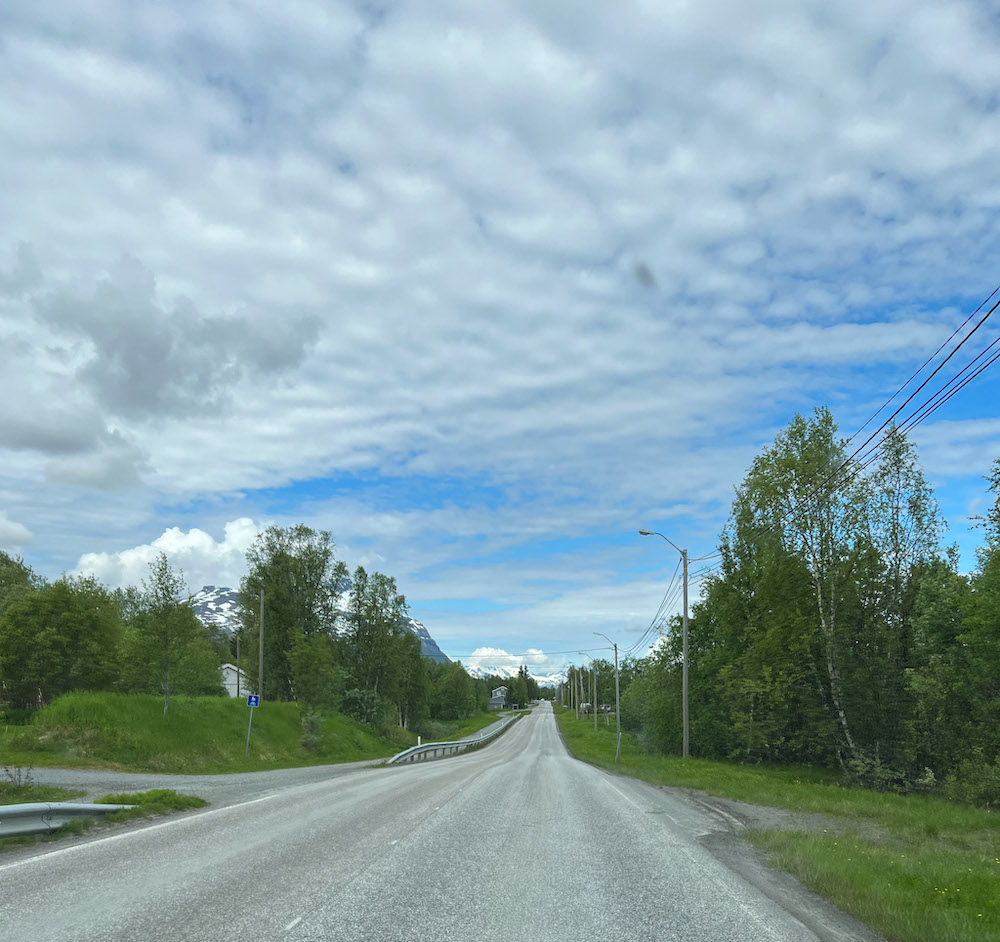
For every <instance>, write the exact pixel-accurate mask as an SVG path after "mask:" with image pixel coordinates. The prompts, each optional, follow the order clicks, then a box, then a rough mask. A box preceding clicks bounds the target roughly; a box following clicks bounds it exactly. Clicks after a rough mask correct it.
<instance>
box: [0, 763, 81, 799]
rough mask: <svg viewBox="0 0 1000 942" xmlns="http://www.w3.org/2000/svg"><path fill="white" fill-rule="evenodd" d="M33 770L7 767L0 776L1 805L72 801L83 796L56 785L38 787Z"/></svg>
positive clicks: (74, 790)
mask: <svg viewBox="0 0 1000 942" xmlns="http://www.w3.org/2000/svg"><path fill="white" fill-rule="evenodd" d="M31 773H32V769H31V768H30V766H29V767H28V768H23V767H21V766H10V765H5V766H4V767H3V772H2V774H0V805H16V804H22V803H26V802H32V801H72V800H73V799H74V798H79V797H80V796H81V795H83V792H82V791H79V790H77V789H73V788H59V787H58V786H56V785H38V784H36V783H35V781H34V778H33V777H32V774H31Z"/></svg>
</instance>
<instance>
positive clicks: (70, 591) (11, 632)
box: [0, 577, 123, 704]
mask: <svg viewBox="0 0 1000 942" xmlns="http://www.w3.org/2000/svg"><path fill="white" fill-rule="evenodd" d="M122 632H123V625H122V620H121V617H120V615H119V611H118V606H117V605H116V603H115V601H114V599H113V598H112V597H111V595H110V594H109V593H108V591H107V590H106V589H105V588H104V587H103V586H101V585H100V584H99V583H97V582H96V581H95V580H93V579H90V578H84V579H73V578H70V577H64V578H63V579H59V580H58V581H56V582H53V583H51V584H48V585H41V586H39V587H37V588H33V587H30V586H29V587H26V588H23V589H22V590H21V591H17V592H15V593H14V595H13V601H11V602H10V604H8V605H7V607H6V610H5V611H4V612H3V614H2V615H0V680H2V682H3V686H4V689H5V690H6V695H7V698H8V699H10V700H11V701H13V702H14V703H15V704H18V703H21V704H28V703H37V702H38V701H39V700H40V701H42V702H45V701H47V700H49V699H51V698H53V697H56V696H59V695H60V694H62V693H65V692H67V691H70V690H106V689H109V688H110V687H111V686H112V685H113V684H114V682H115V680H116V679H117V677H118V673H119V646H120V642H121V638H122Z"/></svg>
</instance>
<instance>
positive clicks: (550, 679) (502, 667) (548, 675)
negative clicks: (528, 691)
mask: <svg viewBox="0 0 1000 942" xmlns="http://www.w3.org/2000/svg"><path fill="white" fill-rule="evenodd" d="M463 666H464V667H465V672H466V673H467V674H468V675H469V676H470V677H475V678H477V679H480V680H481V679H482V678H484V677H503V678H506V679H508V680H509V679H512V678H514V677H517V673H518V668H517V667H512V666H510V665H509V664H480V665H478V666H476V667H470V666H469V665H468V664H465V665H463ZM525 666H526V667H527V668H528V676H529V677H532V678H534V680H535V682H536V683H537V684H538V686H540V687H558V686H559V685H560V684H564V683H565V682H566V670H565V668H562V669H558V670H557V669H554V668H548V669H539V668H538V667H536V668H534V669H532V667H531V665H530V664H526V665H525Z"/></svg>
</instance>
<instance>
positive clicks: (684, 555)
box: [639, 530, 691, 759]
mask: <svg viewBox="0 0 1000 942" xmlns="http://www.w3.org/2000/svg"><path fill="white" fill-rule="evenodd" d="M639 535H640V536H658V537H660V539H661V540H666V541H667V542H668V543H669V544H670V545H671V546H672V547H673V548H674V549H675V550H677V552H678V553H680V554H681V560H682V561H683V562H684V615H683V620H682V622H681V625H682V628H681V639H682V647H683V652H684V653H683V663H682V665H681V716H682V723H683V725H684V752H683V755H684V758H685V759H689V758H690V757H691V751H690V749H689V748H688V744H689V742H688V741H689V739H690V723H689V721H688V551H687V550H686V549H681V548H680V547H679V546H678V545H677V544H676V543H674V541H673V540H668V539H667V538H666V537H665V536H664V535H663V534H662V533H657V532H656V531H655V530H640V531H639Z"/></svg>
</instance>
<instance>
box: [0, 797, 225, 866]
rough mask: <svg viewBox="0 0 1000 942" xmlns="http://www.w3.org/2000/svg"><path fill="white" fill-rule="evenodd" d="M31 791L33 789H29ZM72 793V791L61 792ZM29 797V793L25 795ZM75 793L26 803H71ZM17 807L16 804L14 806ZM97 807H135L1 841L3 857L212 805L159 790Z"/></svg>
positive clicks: (114, 799) (104, 801)
mask: <svg viewBox="0 0 1000 942" xmlns="http://www.w3.org/2000/svg"><path fill="white" fill-rule="evenodd" d="M29 787H31V786H29ZM61 791H64V792H68V789H61ZM23 794H26V793H22V795H23ZM78 794H79V793H78V792H77V793H71V794H70V795H68V796H65V797H60V798H50V799H40V798H33V797H31V798H26V797H22V798H21V800H22V801H69V800H71V798H75V797H77V796H78ZM10 803H12V804H13V803H16V802H10ZM95 804H107V805H132V806H133V807H132V808H127V809H124V810H122V811H112V812H110V813H108V814H106V815H102V816H101V817H99V818H76V819H75V820H73V821H67V822H66V823H65V824H64V825H63V826H62V827H60V828H58V829H57V830H55V831H53V832H52V833H51V834H29V835H26V836H24V837H6V838H0V853H2V852H3V851H5V850H12V849H14V848H15V847H24V846H26V845H33V844H38V843H49V842H51V841H58V840H61V839H63V838H65V837H71V836H77V835H80V834H83V833H84V832H86V831H89V830H91V829H93V828H102V827H109V826H110V825H112V824H120V823H121V822H123V821H133V820H135V819H136V818H149V817H152V816H153V815H166V814H172V813H173V812H175V811H189V810H191V809H192V808H204V807H205V806H206V805H207V804H208V802H207V801H205V800H204V799H203V798H197V797H195V796H194V795H180V794H178V793H177V792H175V791H171V790H170V789H165V788H158V789H154V790H153V791H148V792H132V793H128V794H120V795H105V796H104V797H103V798H98V799H97V801H96V802H95Z"/></svg>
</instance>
